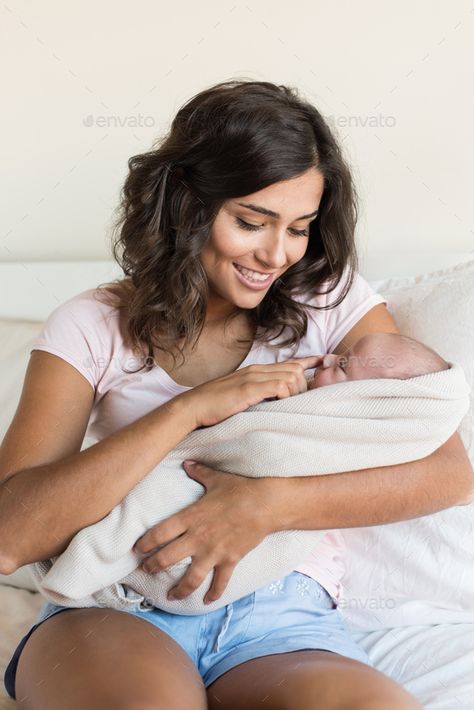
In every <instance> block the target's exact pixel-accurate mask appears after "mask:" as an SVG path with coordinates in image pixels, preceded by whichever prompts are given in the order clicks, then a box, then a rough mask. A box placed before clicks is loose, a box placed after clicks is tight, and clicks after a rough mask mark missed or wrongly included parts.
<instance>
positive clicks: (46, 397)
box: [0, 81, 470, 710]
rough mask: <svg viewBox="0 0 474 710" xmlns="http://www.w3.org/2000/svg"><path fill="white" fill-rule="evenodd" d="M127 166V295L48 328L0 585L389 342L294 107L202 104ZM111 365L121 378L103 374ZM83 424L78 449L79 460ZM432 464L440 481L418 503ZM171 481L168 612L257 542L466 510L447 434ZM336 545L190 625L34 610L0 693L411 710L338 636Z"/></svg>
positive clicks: (16, 467)
mask: <svg viewBox="0 0 474 710" xmlns="http://www.w3.org/2000/svg"><path fill="white" fill-rule="evenodd" d="M129 168H130V173H129V175H128V177H127V180H126V182H125V186H124V191H123V199H122V211H121V215H120V218H119V220H118V223H117V226H118V227H120V230H119V237H118V239H117V240H116V242H115V243H114V256H115V258H116V259H118V260H120V263H121V265H122V267H123V269H124V272H125V275H126V277H127V278H125V279H124V280H122V281H120V282H118V283H114V284H109V285H108V288H106V289H100V294H96V293H95V292H94V291H93V290H90V291H86V292H84V293H82V294H78V296H76V297H74V298H73V299H70V300H69V301H68V302H66V303H65V304H62V305H61V306H60V307H59V308H57V309H56V311H54V312H53V313H52V314H51V316H50V318H49V319H48V321H47V323H46V325H45V328H44V330H43V332H42V335H41V336H40V337H39V338H38V340H37V342H36V344H35V347H34V349H33V352H32V354H31V358H30V363H29V366H28V370H27V373H26V376H25V383H24V391H23V394H22V399H21V402H20V404H19V407H18V411H17V413H16V416H15V420H14V421H13V422H12V425H11V427H10V429H9V431H8V432H7V435H6V437H5V440H4V443H3V446H2V449H1V458H0V474H1V476H2V478H3V480H4V481H6V480H8V495H7V494H6V493H5V495H4V496H3V497H2V498H1V499H0V501H1V508H2V509H1V513H2V516H1V519H2V530H1V531H0V532H1V539H2V541H3V542H2V544H3V550H2V552H3V567H4V570H8V571H13V569H15V568H16V567H18V566H21V565H23V564H26V563H28V562H32V561H34V560H39V559H46V558H49V557H52V556H54V555H57V554H59V553H60V552H61V551H62V550H64V549H65V547H66V546H67V544H68V542H69V541H70V540H71V539H72V537H73V536H74V534H75V533H76V532H77V531H78V530H80V529H81V528H83V527H85V526H86V525H90V524H91V523H93V522H96V521H97V520H99V519H100V518H102V517H103V516H104V515H106V514H107V513H108V512H109V511H110V510H111V509H112V508H113V507H114V506H115V505H116V504H117V503H118V502H119V501H120V500H121V499H122V498H123V497H124V496H125V495H126V494H127V493H128V491H129V490H131V488H132V487H133V486H134V485H136V483H137V482H139V481H140V480H141V479H142V478H143V477H144V476H145V475H146V474H147V472H148V471H150V470H151V468H152V467H154V466H155V465H156V464H157V463H158V462H159V461H160V460H161V459H162V458H163V457H164V456H165V455H166V454H167V453H168V452H169V451H170V450H171V449H172V448H173V447H174V446H175V445H176V444H177V443H178V442H179V441H181V440H182V439H183V438H184V437H185V436H186V435H187V434H188V433H189V432H191V431H193V430H194V429H195V428H197V427H199V426H210V425H212V424H215V423H217V422H219V421H222V420H223V419H225V418H227V417H229V416H231V415H232V414H234V413H237V412H239V411H243V410H245V409H246V408H247V407H248V406H250V405H251V404H254V403H256V402H259V401H262V400H263V399H266V398H271V397H288V396H291V395H293V394H297V393H298V392H303V391H305V389H306V380H305V377H304V370H305V369H311V368H312V367H314V366H315V364H316V361H317V357H315V356H316V355H317V354H318V353H321V352H326V351H328V352H329V351H330V352H334V353H336V354H339V353H342V352H344V351H345V350H346V349H347V348H348V347H350V346H351V344H352V343H353V342H355V341H356V340H357V339H358V338H360V337H361V336H362V335H364V334H366V333H369V332H378V331H384V332H398V329H397V327H396V324H395V323H394V321H393V319H392V318H391V317H390V315H389V313H388V311H387V309H386V305H385V304H386V302H385V301H384V299H383V298H382V297H381V296H379V295H378V294H375V293H374V292H373V291H372V289H370V287H369V286H368V284H367V283H366V282H365V281H364V280H363V279H362V277H360V276H359V275H358V274H357V271H356V269H357V259H356V251H355V243H354V229H355V223H356V201H355V192H354V190H353V186H352V181H351V176H350V172H349V170H348V168H347V166H346V164H345V162H344V160H343V158H342V156H341V153H340V150H339V148H338V146H337V143H336V141H335V139H334V137H333V136H332V134H331V132H330V130H329V128H328V126H327V125H326V123H325V122H324V120H323V118H322V117H321V115H320V114H319V113H318V111H317V110H316V109H315V108H314V107H313V106H311V105H310V104H307V103H306V102H304V101H303V100H302V99H300V98H299V97H298V96H297V93H296V92H295V91H294V90H291V89H289V88H287V87H284V86H276V85H274V84H271V83H269V82H252V81H248V82H247V81H230V82H223V83H221V84H218V85H216V86H214V87H211V88H209V89H207V90H205V91H203V92H201V93H200V94H198V95H196V96H195V97H193V98H192V99H191V100H190V101H189V102H188V103H187V104H186V105H185V106H184V107H183V108H181V110H180V111H179V112H178V114H177V116H176V117H175V119H174V121H173V123H172V126H171V130H170V132H169V135H168V136H167V137H166V138H165V139H164V140H163V141H162V143H161V145H160V146H158V147H157V148H156V149H155V150H153V151H151V152H149V153H147V154H144V155H139V156H135V157H134V158H132V159H130V161H129ZM120 250H121V252H122V253H121V254H120V255H119V251H120ZM346 276H348V277H349V278H347V279H346V278H345V277H346ZM323 286H327V290H324V289H323ZM329 294H332V295H333V296H334V294H335V295H336V298H335V299H333V300H332V301H331V299H329V298H328V295H329ZM97 295H100V297H101V298H97V299H96V298H95V296H97ZM102 297H105V298H102ZM308 315H309V318H308V317H307V316H308ZM285 335H286V338H285ZM280 336H283V337H281V338H280ZM279 338H280V339H279ZM275 339H276V340H275ZM272 340H273V343H272V342H270V341H272ZM249 344H250V350H249ZM290 346H291V347H292V353H291V354H290V352H289V348H290ZM132 353H133V355H134V357H133V358H132V360H135V355H139V358H138V364H141V367H138V368H135V369H133V368H129V367H126V368H124V367H123V360H122V359H123V357H124V356H125V355H127V354H128V355H129V356H130V355H131V354H132ZM178 353H179V354H180V355H181V362H180V363H179V364H178V363H177V358H176V357H175V356H176V355H177V354H178ZM145 354H146V357H145V358H144V356H145ZM295 355H296V356H297V357H294V356H295ZM135 362H136V361H135ZM112 363H113V365H112ZM117 363H119V365H120V366H118V365H117ZM93 407H95V416H94V417H91V412H92V409H93ZM88 425H89V430H88V431H89V434H92V435H94V436H95V437H96V439H97V441H98V443H97V444H94V446H92V447H90V448H89V449H86V450H84V451H80V447H81V445H82V441H83V437H84V433H85V431H86V427H87V426H88ZM32 440H34V442H35V445H34V446H32V447H31V450H30V451H29V452H27V453H25V451H24V448H23V442H25V441H32ZM447 463H449V465H451V470H452V475H451V476H450V480H449V487H448V482H447V481H445V480H444V479H443V486H437V485H436V479H437V477H438V478H439V480H441V476H442V475H443V473H444V470H445V466H446V464H447ZM20 467H21V470H20ZM184 467H185V470H186V471H187V473H188V475H189V476H191V477H192V478H194V479H195V480H197V481H199V482H200V483H202V485H203V487H204V489H205V490H204V491H203V496H202V497H201V498H200V499H199V500H198V501H197V502H196V503H194V504H193V505H191V506H189V507H188V508H185V509H184V510H182V511H181V512H180V513H178V514H176V515H173V516H172V517H170V518H168V519H167V520H166V521H163V522H162V523H161V524H159V525H157V526H155V527H154V528H152V529H150V530H149V531H148V532H147V533H146V534H145V535H144V536H143V537H142V538H141V539H140V540H139V541H138V542H137V545H136V549H138V551H140V552H142V553H151V554H149V555H148V558H147V559H146V561H145V562H144V565H145V566H146V568H148V569H151V570H157V569H159V568H160V567H161V568H166V567H167V566H169V565H170V564H173V563H174V562H176V561H179V560H181V559H183V557H184V556H187V555H190V556H191V557H192V564H191V565H190V566H189V569H188V571H187V572H186V574H185V575H184V577H183V579H182V580H180V582H179V583H178V584H177V586H176V587H175V589H174V594H175V597H176V598H181V597H185V596H187V595H188V594H190V593H191V592H192V591H193V590H194V589H196V588H197V587H198V586H199V584H200V583H201V581H202V579H204V577H205V576H206V575H207V574H208V572H209V570H211V569H213V568H214V570H215V572H214V577H213V583H212V585H211V588H210V590H209V591H208V594H207V596H208V597H209V598H210V599H217V598H219V596H220V595H221V594H222V591H223V590H224V589H225V587H226V584H227V582H228V580H229V578H230V576H231V574H232V571H233V569H234V567H235V565H236V564H237V563H238V561H239V560H240V559H242V557H243V556H244V555H245V554H246V553H247V552H249V551H250V550H251V549H253V548H254V547H255V546H256V545H257V544H258V543H259V542H260V541H261V540H262V539H263V538H264V537H265V536H266V535H267V534H269V533H270V532H272V531H276V530H282V529H296V530H297V529H327V528H340V527H355V526H360V525H371V524H380V523H386V522H391V521H394V520H402V519H407V518H410V517H416V516H418V515H423V514H428V513H431V512H434V511H436V510H440V509H442V508H445V507H449V506H450V505H455V504H459V503H460V502H462V501H464V499H466V497H467V495H468V487H469V484H470V478H469V474H470V467H469V463H468V461H467V457H465V452H464V449H463V447H462V444H461V443H460V441H459V438H458V436H457V435H456V436H453V437H452V438H451V439H450V440H449V441H448V442H446V444H445V445H444V446H442V447H441V448H440V449H438V450H437V451H436V452H435V453H434V454H433V455H431V456H429V457H427V458H425V459H423V460H421V461H416V462H413V463H410V464H404V465H400V466H389V467H384V468H380V469H371V470H367V471H362V472H361V471H359V472H357V475H356V476H354V475H353V474H352V472H347V473H344V474H333V475H331V476H326V477H325V476H319V477H318V476H316V477H295V478H286V479H281V478H272V477H270V476H269V477H267V478H263V479H248V478H244V477H241V476H232V475H230V474H228V473H223V472H219V471H216V470H213V469H211V468H209V467H207V466H206V465H205V461H204V462H198V463H197V465H193V464H188V463H186V464H184ZM407 474H409V475H408V476H407ZM428 478H429V479H430V486H428V485H427V480H428ZM433 478H434V479H435V482H434V483H433ZM32 506H34V509H35V510H36V511H38V512H39V515H38V516H32V515H31V508H32ZM337 544H338V537H337V533H336V532H334V533H332V532H330V533H328V535H327V536H326V538H325V539H324V540H323V542H322V543H321V544H320V545H319V546H318V548H317V549H315V551H314V554H313V556H312V558H311V560H307V561H305V563H304V564H302V565H300V566H298V568H297V569H296V570H295V571H294V572H292V573H291V574H290V575H288V576H287V577H285V578H284V579H282V580H276V581H275V582H273V583H272V584H271V585H268V586H267V587H263V588H260V589H258V590H256V591H255V593H253V594H251V595H248V596H247V597H244V598H242V599H239V600H238V601H237V602H235V603H234V604H231V605H227V607H225V608H221V609H218V610H216V611H214V612H212V613H209V614H203V615H199V616H180V615H177V614H168V613H166V612H163V611H161V610H160V609H156V608H145V607H144V608H143V610H142V611H135V612H132V611H130V612H125V613H122V612H121V611H118V610H112V609H104V608H102V609H98V608H85V609H72V608H66V607H58V606H55V605H52V604H45V605H43V608H42V610H41V612H40V614H39V615H38V617H37V619H36V622H35V624H34V625H33V626H32V627H31V628H30V630H29V632H28V634H27V635H26V636H25V637H23V639H22V641H21V642H20V644H19V646H18V648H17V649H16V652H15V654H14V656H13V657H12V659H11V661H10V664H9V666H8V668H7V671H6V674H5V683H6V687H7V690H8V691H9V693H10V695H12V697H13V696H14V693H15V691H16V698H17V699H18V700H21V701H22V702H24V703H25V704H24V707H27V708H31V709H32V710H36V708H44V707H47V708H48V710H56V708H61V709H64V707H67V708H68V710H69V709H71V710H73V709H75V708H81V709H82V708H88V710H92V709H93V708H100V710H106V708H114V710H117V708H158V707H166V708H167V710H172V709H173V708H177V709H179V710H181V709H182V708H193V709H195V710H198V709H199V708H206V707H209V708H227V709H230V708H245V710H252V708H257V707H258V708H260V707H262V706H263V703H265V707H267V708H273V709H276V708H278V709H285V710H286V709H290V708H291V709H293V708H298V710H299V709H300V708H301V707H304V708H316V707H317V708H325V709H327V710H329V709H331V710H335V709H342V708H347V707H350V708H351V710H356V709H359V708H360V709H362V708H364V710H367V709H368V708H377V709H379V708H384V710H388V709H395V708H397V709H398V708H400V709H401V708H404V709H411V708H420V707H421V706H420V705H419V704H418V703H417V701H416V700H415V699H414V698H413V697H412V696H411V695H410V694H409V693H408V692H406V691H405V690H404V689H403V688H401V687H400V686H399V685H398V684H396V683H395V682H393V681H392V680H391V679H389V678H388V677H387V676H385V675H384V674H382V673H380V672H379V671H377V670H376V669H375V668H373V666H372V665H371V663H370V660H369V658H368V657H367V656H366V654H365V653H364V652H363V651H362V649H360V648H359V647H358V646H357V645H356V644H355V643H354V641H353V640H352V639H351V637H350V634H349V633H348V631H347V629H346V627H345V626H344V624H343V623H342V617H340V615H339V611H338V609H337V596H338V589H339V584H340V578H341V576H342V572H343V570H341V569H340V567H339V566H338V564H337V561H338V557H337V553H338V548H337ZM157 547H160V549H159V551H157V552H156V551H155V552H153V553H152V551H153V550H155V549H156V548H157ZM13 549H15V550H16V552H15V557H14V559H12V558H11V556H12V552H11V551H12V550H13Z"/></svg>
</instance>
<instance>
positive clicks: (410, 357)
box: [308, 333, 450, 390]
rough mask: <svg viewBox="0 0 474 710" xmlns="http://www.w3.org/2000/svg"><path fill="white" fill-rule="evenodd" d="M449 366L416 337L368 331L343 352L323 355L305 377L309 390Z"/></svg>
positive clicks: (431, 370)
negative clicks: (338, 383)
mask: <svg viewBox="0 0 474 710" xmlns="http://www.w3.org/2000/svg"><path fill="white" fill-rule="evenodd" d="M449 367H450V366H449V364H448V363H447V362H446V361H445V360H443V358H442V357H440V355H438V354H437V353H436V352H435V351H434V350H432V349H431V348H429V347H428V346H427V345H423V343H420V342H419V341H418V340H414V339H413V338H409V337H408V336H406V335H401V334H400V333H369V334H368V335H364V336H363V337H362V338H359V340H357V341H356V342H355V343H354V344H353V345H352V346H351V347H350V348H348V350H346V352H345V353H344V354H342V355H335V354H333V353H332V354H328V355H324V356H323V358H322V365H321V367H317V368H316V369H315V371H314V376H313V378H312V379H309V380H308V389H309V390H312V389H314V388H315V387H323V386H324V385H333V384H336V383H337V382H345V381H346V380H349V381H350V380H369V379H374V378H378V377H388V378H390V377H394V378H397V379H399V380H406V379H408V378H410V377H418V375H428V374H430V373H432V372H439V371H441V370H448V369H449Z"/></svg>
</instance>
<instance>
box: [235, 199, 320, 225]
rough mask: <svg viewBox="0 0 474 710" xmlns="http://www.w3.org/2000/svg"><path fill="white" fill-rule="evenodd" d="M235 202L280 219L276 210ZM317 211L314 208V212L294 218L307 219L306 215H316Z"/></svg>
mask: <svg viewBox="0 0 474 710" xmlns="http://www.w3.org/2000/svg"><path fill="white" fill-rule="evenodd" d="M237 204H238V205H241V207H248V209H249V210H253V211H254V212H259V213H260V214H265V215H267V217H275V218H276V219H280V216H281V215H279V214H278V212H274V211H273V210H267V208H266V207H261V206H260V205H254V204H253V203H250V204H246V203H244V202H237ZM318 212H319V210H315V211H314V212H310V213H309V214H304V215H302V216H301V217H296V220H298V219H308V217H316V215H317V214H318ZM294 221H295V220H294Z"/></svg>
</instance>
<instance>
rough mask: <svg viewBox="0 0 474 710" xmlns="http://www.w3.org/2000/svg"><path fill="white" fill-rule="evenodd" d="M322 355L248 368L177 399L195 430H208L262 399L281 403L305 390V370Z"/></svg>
mask: <svg viewBox="0 0 474 710" xmlns="http://www.w3.org/2000/svg"><path fill="white" fill-rule="evenodd" d="M322 359H323V356H322V355H311V356H308V357H300V358H295V359H294V360H285V361H283V362H274V363H270V364H268V365H248V366H247V367H243V368H242V369H240V370H235V371H234V372H231V373H230V375H224V377H217V378H216V379H214V380H209V381H208V382H204V383H203V384H202V385H198V386H197V387H193V388H192V389H190V390H188V391H187V392H183V393H181V394H179V395H177V398H180V399H184V400H186V401H187V402H188V406H189V407H190V409H191V410H192V411H193V413H194V421H195V425H196V428H198V427H202V426H212V425H213V424H218V423H219V422H221V421H223V420H224V419H227V418H228V417H231V416H232V415H233V414H238V413H239V412H243V411H245V410H246V409H248V408H249V407H250V406H251V405H253V404H258V403H259V402H262V401H263V400H265V399H284V398H285V397H291V395H294V394H300V393H302V392H306V391H307V389H308V386H307V382H306V378H305V376H304V372H305V370H309V369H311V368H314V367H317V366H318V365H320V364H321V362H322Z"/></svg>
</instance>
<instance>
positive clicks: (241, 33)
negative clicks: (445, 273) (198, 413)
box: [0, 0, 474, 262]
mask: <svg viewBox="0 0 474 710" xmlns="http://www.w3.org/2000/svg"><path fill="white" fill-rule="evenodd" d="M0 17H1V36H0V43H1V46H2V53H3V58H2V62H1V65H2V72H3V78H2V111H1V113H0V116H1V119H0V120H1V139H2V151H1V155H2V161H1V186H0V187H1V194H2V200H1V212H0V261H4V262H5V261H21V260H29V261H35V260H82V259H91V260H92V259H107V258H109V257H110V255H111V253H110V232H111V222H112V218H113V211H114V209H115V208H116V206H117V204H118V199H119V192H120V188H121V186H122V183H123V180H124V179H125V176H126V174H127V160H128V158H129V157H130V156H132V155H136V154H138V153H143V152H146V151H147V150H150V149H151V147H152V144H153V142H154V141H157V140H159V137H160V135H163V134H164V133H166V131H167V130H168V127H169V124H170V122H171V120H172V118H173V116H174V115H175V113H176V112H177V110H178V109H179V108H180V106H181V105H182V104H183V103H185V102H186V101H187V100H188V99H189V98H190V97H191V96H193V95H194V94H196V93H198V92H199V91H201V90H203V89H204V88H207V87H208V86H210V85H212V84H214V83H216V82H218V81H223V80H229V79H233V78H237V79H239V78H240V79H242V78H244V79H254V80H266V81H272V82H274V83H285V84H288V85H292V86H295V87H296V88H298V90H299V91H300V92H301V94H302V95H303V96H304V97H305V98H307V99H309V100H310V101H311V102H312V103H314V105H315V106H316V107H317V108H318V109H319V110H320V111H321V113H323V115H324V116H325V117H326V118H327V119H328V120H329V121H330V122H331V125H332V126H333V128H334V130H335V131H336V132H337V135H338V136H339V139H340V142H341V144H342V146H343V149H344V153H345V155H346V157H347V159H348V161H349V163H350V165H351V167H352V170H353V174H354V178H355V182H356V186H357V190H358V192H359V194H360V199H361V214H360V219H359V224H358V228H357V239H358V242H359V244H360V245H362V247H363V249H364V250H369V251H370V250H372V249H387V250H390V249H396V250H406V251H407V252H409V251H410V250H413V249H416V250H420V251H426V252H433V251H443V250H448V249H449V250H459V251H470V250H472V249H474V219H473V216H472V205H473V177H472V172H473V163H474V160H473V158H474V147H473V140H472V127H473V107H474V94H473V90H472V87H473V86H474V77H473V74H474V69H473V67H474V61H473V59H474V57H473V54H474V50H473V48H474V9H473V7H472V0H454V1H451V2H449V3H448V2H446V1H445V0H444V1H443V0H411V1H410V2H409V1H408V0H401V2H398V3H397V4H393V3H389V2H387V1H385V2H380V0H377V1H376V0H360V1H359V2H358V3H354V2H349V0H343V1H336V2H332V3H328V2H321V1H319V0H318V1H317V2H315V1H314V0H311V1H310V0H295V1H294V2H292V3H290V4H288V3H283V4H281V5H278V4H275V3H274V2H272V1H270V0H259V1H257V2H252V3H248V4H247V3H242V4H240V3H239V4H236V3H234V2H232V1H227V0H219V2H217V1H214V0H212V1H209V0H207V1H206V2H200V3H164V2H152V1H151V0H138V1H137V2H135V3H133V4H132V3H130V2H125V1H124V0H120V1H119V2H117V1H116V0H114V1H113V2H112V0H102V1H101V2H92V0H86V1H85V2H84V1H81V2H78V1H77V0H74V1H69V2H66V3H64V2H60V0H49V1H43V2H34V1H31V0H6V1H5V2H4V3H2V6H1V7H0Z"/></svg>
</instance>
